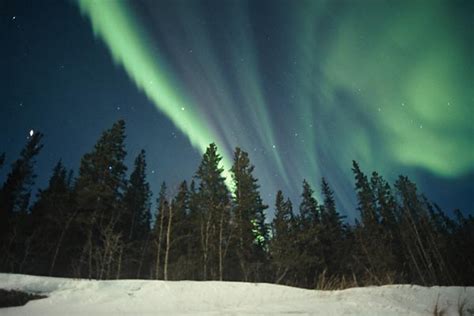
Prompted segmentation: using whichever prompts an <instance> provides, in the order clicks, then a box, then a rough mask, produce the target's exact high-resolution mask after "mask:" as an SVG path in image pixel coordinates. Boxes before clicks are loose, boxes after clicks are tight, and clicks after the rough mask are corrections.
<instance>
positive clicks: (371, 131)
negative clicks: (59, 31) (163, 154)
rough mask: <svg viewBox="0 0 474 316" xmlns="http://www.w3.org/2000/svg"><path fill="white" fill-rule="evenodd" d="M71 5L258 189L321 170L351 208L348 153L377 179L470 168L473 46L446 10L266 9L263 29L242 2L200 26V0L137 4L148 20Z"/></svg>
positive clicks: (102, 4)
mask: <svg viewBox="0 0 474 316" xmlns="http://www.w3.org/2000/svg"><path fill="white" fill-rule="evenodd" d="M78 3H79V7H80V9H81V11H82V12H83V13H84V14H85V15H86V16H87V17H88V18H89V19H90V21H91V23H92V27H93V30H94V33H95V34H96V36H98V37H99V38H101V39H102V40H103V41H104V42H105V44H106V45H107V47H108V49H109V50H110V53H111V55H112V57H113V59H114V61H115V62H116V63H117V64H119V65H121V66H122V67H124V69H125V70H126V72H127V74H128V75H129V76H130V78H131V79H132V80H133V82H134V83H135V84H136V85H137V86H138V87H139V88H140V89H141V90H142V91H143V92H144V93H145V94H146V95H147V96H148V97H149V98H150V99H151V100H152V101H153V103H154V104H155V105H156V107H157V108H158V109H159V110H160V111H162V112H163V113H164V114H165V115H166V116H167V117H168V118H169V119H170V120H171V121H172V122H173V123H174V124H175V125H176V126H177V127H178V128H179V129H180V131H181V132H182V133H183V134H185V135H186V136H187V137H188V138H189V140H190V142H191V144H192V145H193V146H194V147H195V148H197V149H198V150H200V151H201V152H203V151H204V150H205V148H206V147H207V145H208V144H209V143H211V142H215V143H216V144H217V145H218V147H219V148H220V150H221V152H222V153H223V156H224V161H223V163H224V166H225V168H226V171H228V169H229V167H230V161H229V157H231V156H230V153H231V150H232V149H233V147H235V146H241V147H242V148H243V149H244V150H246V151H248V152H249V153H250V156H251V160H252V162H253V163H254V164H255V165H256V172H257V177H258V178H259V179H260V181H261V183H262V187H263V186H265V187H267V190H268V191H269V192H272V191H273V192H274V191H276V190H277V189H280V188H281V189H284V190H287V191H290V192H291V191H292V192H293V195H295V194H294V192H299V190H300V186H301V181H302V179H303V178H307V179H308V181H309V182H310V183H311V184H312V185H313V186H315V187H316V191H319V181H320V177H321V176H326V177H327V178H328V179H329V181H330V183H331V185H333V186H334V187H337V188H338V190H336V192H337V193H338V194H339V195H338V196H337V198H338V201H339V202H340V203H341V204H342V208H343V209H346V210H349V209H353V208H352V207H351V205H353V197H352V196H351V195H352V192H351V193H349V192H350V191H351V190H350V188H351V187H352V174H351V171H350V162H351V160H352V159H356V160H358V161H359V162H360V163H361V165H362V166H366V167H367V168H369V169H370V170H372V169H377V170H379V171H381V172H382V173H383V174H385V175H387V176H395V175H396V174H398V173H406V170H408V171H410V170H414V169H417V168H421V169H422V170H424V171H426V172H429V173H431V174H434V175H436V176H440V177H446V178H454V177H458V176H462V175H465V174H469V173H472V172H474V146H473V137H474V124H473V123H472V121H473V118H474V112H473V111H474V110H473V109H474V95H473V91H474V90H473V89H472V87H473V84H474V67H473V63H472V56H474V55H473V45H472V41H473V38H472V33H471V35H468V34H467V35H466V32H462V31H460V30H462V29H463V28H464V27H466V26H465V25H463V23H464V22H463V21H458V20H456V19H455V18H453V16H454V13H456V12H454V13H453V12H452V11H455V10H456V9H455V8H453V7H452V6H450V5H449V3H448V2H432V1H430V2H429V5H427V3H425V2H423V1H420V2H416V3H412V2H408V1H407V2H402V1H399V2H381V1H380V2H375V1H374V2H370V5H368V4H367V3H366V2H364V1H360V2H352V1H348V2H337V3H336V2H329V1H328V2H325V1H307V2H300V1H298V2H296V1H295V2H290V1H286V2H285V1H284V2H268V3H267V2H265V3H264V4H260V5H261V6H263V7H265V10H268V11H269V13H268V15H269V17H268V18H267V21H266V22H265V24H263V25H264V26H267V27H266V28H265V27H256V25H260V24H259V23H263V22H261V21H256V20H258V19H257V18H256V17H255V16H254V15H252V12H254V11H255V10H253V9H255V8H253V7H252V4H250V3H247V2H239V1H232V2H225V4H220V5H217V4H216V9H215V11H216V12H218V14H215V15H212V19H210V17H209V13H207V12H204V11H203V10H202V5H201V3H199V2H191V1H186V2H180V1H178V2H176V3H175V4H171V3H170V2H166V5H164V4H161V5H160V4H159V3H157V2H153V1H151V2H144V4H143V5H144V6H145V7H146V9H147V10H148V12H149V13H150V15H151V16H152V17H153V18H152V19H151V21H148V23H141V21H140V20H139V19H138V16H139V12H136V11H134V10H135V9H136V8H135V7H134V6H133V5H131V4H128V3H127V2H122V1H93V0H79V2H78ZM253 5H254V6H256V4H253ZM163 10H166V13H162V12H163ZM260 10H262V8H260ZM458 13H459V12H458ZM203 21H204V22H206V21H208V22H209V21H210V22H209V23H207V24H206V23H203ZM276 26H278V29H277V30H275V29H272V28H271V27H276ZM155 33H156V34H160V36H157V37H156V38H155V36H154V35H156V34H155ZM469 42H470V44H469ZM156 47H158V49H156ZM183 47H189V48H187V49H183ZM466 65H467V67H466ZM183 108H184V110H182V109H183ZM289 170H291V172H290V171H289ZM412 176H414V177H415V178H416V174H413V175H412ZM226 177H227V179H228V180H229V181H230V176H229V175H226ZM282 186H285V187H282ZM272 202H273V201H267V203H272Z"/></svg>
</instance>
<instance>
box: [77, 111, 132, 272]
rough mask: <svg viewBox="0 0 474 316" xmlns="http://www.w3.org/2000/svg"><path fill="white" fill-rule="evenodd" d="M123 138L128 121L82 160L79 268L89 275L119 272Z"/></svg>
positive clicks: (104, 136)
mask: <svg viewBox="0 0 474 316" xmlns="http://www.w3.org/2000/svg"><path fill="white" fill-rule="evenodd" d="M124 140H125V122H124V121H122V120H120V121H118V122H116V123H115V124H114V125H113V126H112V128H111V129H109V130H106V131H105V132H104V133H103V134H102V136H101V137H100V139H99V140H98V142H97V143H96V144H95V146H94V149H93V150H92V151H91V152H90V153H88V154H85V155H84V157H83V158H82V159H81V165H80V168H79V176H78V179H77V185H76V194H77V207H78V209H79V214H78V216H79V223H78V224H79V229H80V230H81V231H82V235H83V238H82V240H83V241H84V242H83V244H82V245H79V247H80V250H79V252H80V254H81V256H80V258H79V262H78V263H77V264H78V266H77V267H76V271H77V273H78V274H79V275H82V276H86V277H89V278H91V277H94V278H99V279H102V278H109V277H112V276H117V275H119V274H120V264H121V255H122V251H123V249H122V238H123V236H122V234H121V232H120V231H119V230H118V228H119V227H118V225H117V224H118V223H119V220H120V215H121V213H122V212H123V208H124V206H123V194H124V190H125V188H126V180H125V171H126V169H127V168H126V166H125V164H124V159H125V155H126V151H125V144H124ZM83 268H85V269H86V273H83Z"/></svg>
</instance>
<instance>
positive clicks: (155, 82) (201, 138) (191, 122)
mask: <svg viewBox="0 0 474 316" xmlns="http://www.w3.org/2000/svg"><path fill="white" fill-rule="evenodd" d="M78 3H79V7H80V9H81V12H82V13H83V14H85V15H87V16H88V17H89V19H90V21H91V23H92V28H93V30H94V34H95V35H96V36H99V37H100V38H101V39H102V40H103V41H104V42H105V43H106V45H107V47H108V48H109V50H110V52H111V54H112V57H113V59H114V61H115V62H116V63H118V64H120V65H122V66H123V67H124V69H125V71H126V72H127V73H128V75H129V76H130V78H131V79H132V80H133V81H134V82H135V84H136V85H137V86H138V87H139V88H140V89H141V90H142V91H143V92H144V93H145V94H146V95H147V96H148V97H149V98H150V99H151V100H152V101H153V103H154V104H155V105H156V107H157V108H158V109H159V110H160V111H162V112H163V113H164V114H165V115H166V116H167V117H169V119H170V120H171V121H172V122H173V123H174V124H175V125H176V127H177V128H178V129H179V130H181V132H183V133H184V134H185V135H187V137H188V138H189V141H190V142H191V144H192V145H193V146H194V147H195V148H197V149H198V150H200V151H201V152H204V151H205V150H206V148H207V146H208V145H209V144H210V143H212V142H215V143H216V144H217V145H218V146H219V145H220V144H221V142H220V141H219V137H218V136H217V135H213V134H212V133H211V131H210V128H209V127H208V126H206V124H204V121H203V119H200V116H201V114H200V113H199V112H197V111H196V110H195V108H194V107H193V106H192V103H191V102H190V101H189V100H186V99H185V98H184V97H183V94H182V93H180V92H179V91H177V89H176V88H175V87H177V85H176V81H175V80H174V79H173V76H172V74H171V73H170V71H168V70H167V69H166V66H164V64H161V63H159V60H160V58H159V56H158V54H157V53H156V52H154V53H153V55H152V53H151V51H152V50H151V49H150V47H149V46H148V45H147V43H148V41H149V40H150V39H149V38H148V36H147V34H146V32H145V31H144V30H142V29H141V27H140V25H139V23H138V21H137V20H136V19H135V18H134V16H133V15H132V14H131V13H130V11H131V10H130V8H129V7H127V4H126V2H124V1H93V0H80V1H79V2H78ZM222 163H223V166H224V176H225V177H226V183H227V185H228V186H229V187H232V183H231V177H230V174H229V171H228V170H229V168H230V166H231V164H230V161H229V160H228V157H227V156H226V155H224V156H223V160H222Z"/></svg>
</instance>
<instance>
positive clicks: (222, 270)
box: [219, 209, 225, 281]
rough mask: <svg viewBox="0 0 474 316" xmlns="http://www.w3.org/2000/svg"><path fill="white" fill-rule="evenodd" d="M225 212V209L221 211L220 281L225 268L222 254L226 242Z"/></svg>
mask: <svg viewBox="0 0 474 316" xmlns="http://www.w3.org/2000/svg"><path fill="white" fill-rule="evenodd" d="M224 212H225V210H224V209H223V210H222V211H221V221H220V225H219V281H222V277H223V274H224V266H223V252H222V241H223V240H224V238H223V234H224Z"/></svg>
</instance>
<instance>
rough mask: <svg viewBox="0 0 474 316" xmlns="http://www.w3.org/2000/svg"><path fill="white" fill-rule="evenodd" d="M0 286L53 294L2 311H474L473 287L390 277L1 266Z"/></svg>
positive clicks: (244, 313)
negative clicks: (175, 274) (322, 283)
mask: <svg viewBox="0 0 474 316" xmlns="http://www.w3.org/2000/svg"><path fill="white" fill-rule="evenodd" d="M0 288H2V289H16V290H20V291H25V292H30V293H42V294H45V295H47V296H48V298H46V299H40V300H35V301H30V302H28V303H27V304H26V305H25V306H21V307H10V308H1V309H0V315H22V316H23V315H53V316H54V315H87V316H92V315H180V314H188V315H275V314H303V315H304V314H310V315H347V314H356V315H433V311H434V306H435V305H436V302H437V301H438V311H439V310H442V309H444V310H445V314H444V315H458V312H457V310H458V306H459V302H463V301H465V302H466V305H465V307H464V311H465V314H466V315H470V313H469V312H472V313H473V314H472V315H474V287H469V288H463V287H431V288H426V287H420V286H411V285H388V286H382V287H367V288H353V289H347V290H342V291H314V290H304V289H298V288H292V287H288V286H280V285H272V284H264V283H257V284H255V283H241V282H217V281H208V282H198V281H167V282H165V281H148V280H147V281H145V280H119V281H90V280H76V279H65V278H48V277H37V276H29V275H19V274H1V273H0Z"/></svg>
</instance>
